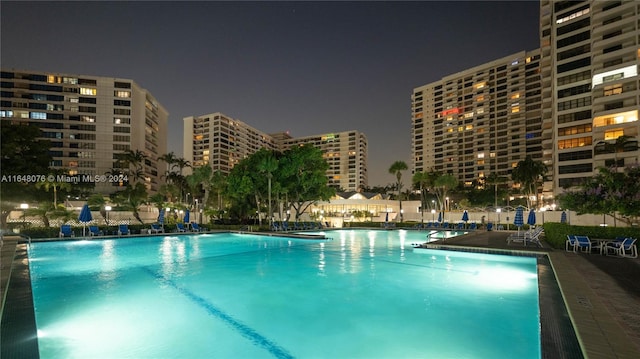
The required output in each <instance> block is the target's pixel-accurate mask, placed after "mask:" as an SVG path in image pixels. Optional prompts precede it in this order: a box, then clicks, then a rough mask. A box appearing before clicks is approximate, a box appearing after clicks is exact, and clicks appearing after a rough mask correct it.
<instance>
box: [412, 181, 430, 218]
mask: <svg viewBox="0 0 640 359" xmlns="http://www.w3.org/2000/svg"><path fill="white" fill-rule="evenodd" d="M412 182H413V184H414V186H416V187H418V189H419V190H420V219H421V223H423V224H424V207H425V202H426V200H427V194H426V190H427V188H428V187H429V186H430V184H431V182H432V181H431V176H429V173H427V172H416V173H414V174H413V178H412Z"/></svg>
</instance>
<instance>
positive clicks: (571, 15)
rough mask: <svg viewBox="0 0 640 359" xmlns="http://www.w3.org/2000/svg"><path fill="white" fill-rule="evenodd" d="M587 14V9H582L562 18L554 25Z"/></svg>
mask: <svg viewBox="0 0 640 359" xmlns="http://www.w3.org/2000/svg"><path fill="white" fill-rule="evenodd" d="M588 13H589V8H586V9H583V10H580V11H576V12H574V13H573V14H570V15H568V16H565V17H563V18H561V19H558V20H556V24H562V23H563V22H565V21H569V20H573V19H575V18H578V17H580V16H582V15H586V14H588Z"/></svg>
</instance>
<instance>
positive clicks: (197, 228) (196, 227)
mask: <svg viewBox="0 0 640 359" xmlns="http://www.w3.org/2000/svg"><path fill="white" fill-rule="evenodd" d="M191 230H192V231H194V232H202V231H203V230H204V228H202V227H200V225H199V224H197V223H196V222H191Z"/></svg>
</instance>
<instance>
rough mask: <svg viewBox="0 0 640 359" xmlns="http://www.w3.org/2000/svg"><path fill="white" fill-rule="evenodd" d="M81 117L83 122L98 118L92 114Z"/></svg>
mask: <svg viewBox="0 0 640 359" xmlns="http://www.w3.org/2000/svg"><path fill="white" fill-rule="evenodd" d="M80 119H81V120H82V122H96V118H95V117H91V116H80Z"/></svg>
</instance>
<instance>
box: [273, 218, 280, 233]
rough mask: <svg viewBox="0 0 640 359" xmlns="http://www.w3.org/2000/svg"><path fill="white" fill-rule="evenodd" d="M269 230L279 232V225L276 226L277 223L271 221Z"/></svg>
mask: <svg viewBox="0 0 640 359" xmlns="http://www.w3.org/2000/svg"><path fill="white" fill-rule="evenodd" d="M271 230H272V231H274V232H279V231H280V224H278V222H276V221H273V223H271Z"/></svg>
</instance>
